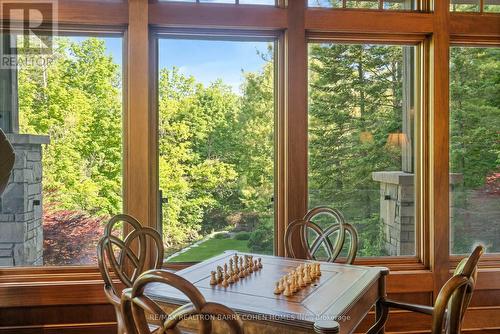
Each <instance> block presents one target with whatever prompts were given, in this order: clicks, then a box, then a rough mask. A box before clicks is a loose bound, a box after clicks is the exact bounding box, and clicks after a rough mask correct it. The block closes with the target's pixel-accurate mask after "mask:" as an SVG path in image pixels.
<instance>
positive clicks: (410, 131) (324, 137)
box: [308, 43, 416, 256]
mask: <svg viewBox="0 0 500 334" xmlns="http://www.w3.org/2000/svg"><path fill="white" fill-rule="evenodd" d="M414 57H415V47H412V46H391V45H369V44H337V43H311V44H310V46H309V169H308V170H309V191H308V193H309V207H310V208H312V207H316V206H323V205H326V206H331V207H334V208H337V209H339V210H340V211H342V212H343V214H344V215H345V217H346V219H347V221H348V222H349V223H351V224H353V225H354V226H355V227H356V229H357V230H358V233H359V236H360V237H359V240H360V249H359V253H358V254H359V255H360V256H389V255H390V256H399V255H415V251H416V247H415V242H416V237H415V236H416V232H415V231H416V220H415V186H414V184H415V181H414V180H415V169H414V165H415V161H414V160H415V159H414V157H415V153H414V152H415V142H416V140H415V130H414V124H415V122H414V119H415V112H416V108H415V102H414V92H413V90H414V88H413V87H414V85H413V73H414V72H415V71H414V68H413V63H414V61H413V59H414ZM320 223H324V224H328V221H324V222H321V221H320Z"/></svg>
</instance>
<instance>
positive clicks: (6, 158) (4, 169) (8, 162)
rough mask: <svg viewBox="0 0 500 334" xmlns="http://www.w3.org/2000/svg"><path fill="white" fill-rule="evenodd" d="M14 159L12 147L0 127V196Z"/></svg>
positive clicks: (6, 182) (5, 185)
mask: <svg viewBox="0 0 500 334" xmlns="http://www.w3.org/2000/svg"><path fill="white" fill-rule="evenodd" d="M15 160H16V155H15V153H14V148H13V147H12V145H11V144H10V142H9V140H8V139H7V137H6V136H5V133H3V131H2V129H0V196H2V194H3V192H4V190H5V188H6V187H7V184H8V182H9V177H10V173H11V172H12V168H13V167H14V161H15Z"/></svg>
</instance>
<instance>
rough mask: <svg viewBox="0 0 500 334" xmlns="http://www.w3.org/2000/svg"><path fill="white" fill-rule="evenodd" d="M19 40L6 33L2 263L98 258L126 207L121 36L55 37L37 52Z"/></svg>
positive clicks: (66, 262) (69, 262)
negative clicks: (11, 59) (8, 92)
mask: <svg viewBox="0 0 500 334" xmlns="http://www.w3.org/2000/svg"><path fill="white" fill-rule="evenodd" d="M22 37H23V36H9V38H11V39H14V38H16V39H17V45H18V52H17V57H16V58H17V62H18V64H19V69H18V70H17V71H15V69H14V70H12V69H10V70H11V71H13V72H14V73H15V75H16V76H17V81H11V84H12V86H11V87H13V88H14V93H13V95H12V96H13V100H12V101H14V102H13V103H12V104H11V108H10V110H11V119H12V120H13V121H12V122H11V124H10V126H9V127H5V128H6V129H7V131H8V132H9V134H8V136H9V139H10V140H11V142H12V143H13V145H14V148H15V150H16V164H15V167H14V171H13V173H12V175H11V181H10V185H9V186H8V188H7V190H6V192H5V193H4V195H3V196H2V198H1V200H0V201H1V202H0V210H1V212H0V221H1V223H0V234H1V235H2V238H1V242H0V248H1V249H0V252H1V254H2V256H1V259H0V261H1V265H3V266H31V265H83V264H94V263H96V260H97V259H96V251H95V249H96V244H97V241H98V239H99V238H100V237H101V235H102V232H103V227H104V224H105V223H106V222H107V221H108V219H109V217H110V216H111V215H114V214H117V213H121V212H122V151H123V148H122V96H121V94H122V93H121V91H122V87H121V80H122V79H121V52H122V46H121V43H122V39H121V38H120V37H106V38H104V37H103V38H101V37H74V36H65V37H54V38H53V51H52V53H51V54H47V55H36V54H33V53H31V50H27V49H25V48H24V47H23V43H22ZM16 72H17V73H16Z"/></svg>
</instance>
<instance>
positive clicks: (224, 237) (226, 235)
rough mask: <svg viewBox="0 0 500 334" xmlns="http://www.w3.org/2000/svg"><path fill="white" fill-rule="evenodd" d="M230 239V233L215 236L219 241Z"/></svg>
mask: <svg viewBox="0 0 500 334" xmlns="http://www.w3.org/2000/svg"><path fill="white" fill-rule="evenodd" d="M229 237H230V235H229V233H217V234H216V235H214V237H213V238H214V239H217V240H219V239H227V238H229Z"/></svg>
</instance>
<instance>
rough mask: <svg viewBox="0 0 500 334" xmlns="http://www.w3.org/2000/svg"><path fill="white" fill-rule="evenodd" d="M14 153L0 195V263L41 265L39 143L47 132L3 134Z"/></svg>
mask: <svg viewBox="0 0 500 334" xmlns="http://www.w3.org/2000/svg"><path fill="white" fill-rule="evenodd" d="M7 139H8V140H9V141H10V142H11V144H12V146H13V147H14V150H15V153H16V160H15V163H14V170H13V171H12V174H11V176H10V181H9V184H8V186H7V188H6V189H5V192H4V194H3V195H2V197H0V266H9V267H10V266H32V265H43V226H42V219H43V213H42V145H43V144H48V143H49V137H48V136H36V135H23V134H12V133H11V134H7Z"/></svg>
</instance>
